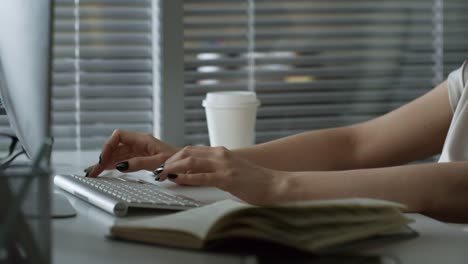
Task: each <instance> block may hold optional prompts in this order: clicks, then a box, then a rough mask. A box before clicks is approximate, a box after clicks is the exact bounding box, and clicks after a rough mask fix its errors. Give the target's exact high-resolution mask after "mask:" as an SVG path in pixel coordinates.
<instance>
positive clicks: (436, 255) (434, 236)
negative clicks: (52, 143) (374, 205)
mask: <svg viewBox="0 0 468 264" xmlns="http://www.w3.org/2000/svg"><path fill="white" fill-rule="evenodd" d="M88 156H89V155H88ZM92 157H94V156H92ZM68 160H72V161H73V160H74V161H76V159H68ZM84 162H85V163H82V164H86V161H84ZM80 163H81V162H80ZM59 171H62V172H63V171H64V170H63V169H59ZM75 171H76V169H75ZM169 187H171V188H174V186H173V185H170V184H169ZM176 191H182V192H184V194H185V195H189V196H194V198H198V199H202V200H212V199H221V198H224V197H229V195H227V194H226V193H224V192H220V191H213V190H210V189H207V188H205V189H200V190H198V191H197V189H193V188H192V189H180V188H178V189H176ZM67 197H68V198H69V199H70V201H71V203H72V205H73V206H74V207H75V209H76V210H77V212H78V216H77V217H74V218H67V219H54V220H53V223H52V231H53V259H54V263H60V264H61V263H70V264H73V263H79V264H82V263H131V262H133V263H138V264H144V263H190V264H196V263H242V262H244V261H243V259H241V258H240V257H237V256H229V255H219V254H210V253H201V252H194V251H185V250H177V249H171V248H164V247H158V246H150V245H143V244H136V243H129V242H121V241H113V240H109V239H106V237H105V236H106V235H107V234H108V231H109V227H110V226H111V225H112V224H113V223H115V222H116V221H126V220H127V219H128V218H114V217H113V216H111V215H110V214H107V213H106V212H104V211H101V210H100V209H97V208H95V207H94V206H92V205H90V204H88V203H86V202H84V201H81V200H80V199H77V198H75V197H73V196H71V195H67ZM203 197H204V198H203ZM409 216H410V217H412V218H413V219H415V220H416V221H415V222H414V223H412V224H411V227H412V228H413V229H415V230H416V231H417V232H418V233H419V234H420V236H419V237H417V238H415V239H411V240H407V241H402V242H396V243H392V244H388V245H386V246H383V247H379V248H376V249H372V250H368V251H366V252H365V253H370V254H383V255H389V256H396V257H397V258H398V259H400V260H401V263H411V264H415V263H424V264H431V263H434V264H440V263H444V264H450V263H454V264H455V263H456V264H459V263H468V232H464V231H463V227H462V226H457V225H447V224H444V223H441V222H439V221H436V220H433V219H431V218H428V217H425V216H422V215H419V214H410V215H409ZM131 217H133V218H135V217H144V216H131Z"/></svg>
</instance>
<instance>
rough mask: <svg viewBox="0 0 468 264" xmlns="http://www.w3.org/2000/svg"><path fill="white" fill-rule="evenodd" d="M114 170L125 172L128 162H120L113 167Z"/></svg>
mask: <svg viewBox="0 0 468 264" xmlns="http://www.w3.org/2000/svg"><path fill="white" fill-rule="evenodd" d="M115 168H116V169H117V170H119V171H126V170H128V161H124V162H121V163H119V164H117V165H116V166H115Z"/></svg>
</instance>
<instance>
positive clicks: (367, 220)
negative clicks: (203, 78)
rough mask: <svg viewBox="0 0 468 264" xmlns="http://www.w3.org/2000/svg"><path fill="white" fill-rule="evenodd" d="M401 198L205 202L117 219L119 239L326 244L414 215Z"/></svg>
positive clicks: (397, 224)
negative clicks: (150, 215) (407, 211)
mask: <svg viewBox="0 0 468 264" xmlns="http://www.w3.org/2000/svg"><path fill="white" fill-rule="evenodd" d="M404 208H405V207H404V206H403V205H401V204H398V203H393V202H388V201H382V200H374V199H340V200H320V201H307V202H295V203H286V204H280V205H274V206H267V207H258V206H253V205H248V204H244V203H240V202H236V201H233V200H224V201H220V202H216V203H213V204H210V205H207V206H204V207H200V208H196V209H190V210H187V211H183V212H179V213H175V214H170V215H166V216H159V217H154V218H149V219H145V220H135V221H130V222H127V223H125V224H117V225H114V226H113V227H112V228H111V236H113V237H115V238H120V239H126V240H133V241H140V242H146V243H153V244H159V245H164V246H173V247H181V248H191V249H202V248H209V247H210V245H212V244H219V243H220V242H222V241H224V240H228V239H246V240H250V241H251V240H254V241H260V242H261V241H264V242H267V243H273V244H277V245H281V246H287V247H290V248H293V249H298V250H301V251H307V252H315V251H318V250H322V249H324V248H328V247H332V246H337V245H340V244H344V243H349V242H353V241H356V240H361V239H364V238H369V237H372V236H375V235H380V234H384V233H387V232H393V231H395V230H399V229H401V228H402V227H405V226H406V224H407V223H409V222H410V221H411V220H410V219H408V218H406V217H405V216H404V215H403V214H402V212H401V210H402V209H404Z"/></svg>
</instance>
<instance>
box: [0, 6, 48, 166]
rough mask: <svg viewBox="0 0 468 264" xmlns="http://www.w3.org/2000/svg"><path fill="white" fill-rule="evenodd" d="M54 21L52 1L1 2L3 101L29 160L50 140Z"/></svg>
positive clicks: (0, 31)
mask: <svg viewBox="0 0 468 264" xmlns="http://www.w3.org/2000/svg"><path fill="white" fill-rule="evenodd" d="M50 17H51V13H50V4H49V1H37V0H34V1H32V0H15V1H1V2H0V60H1V61H0V64H1V68H2V71H3V78H4V82H3V84H2V85H0V97H1V98H2V100H3V105H4V107H5V110H6V113H7V115H8V120H9V122H10V125H11V126H12V128H13V130H14V131H15V132H16V135H17V136H18V138H19V140H20V142H21V144H22V145H23V147H24V149H25V151H26V153H27V155H28V156H29V157H33V156H35V155H36V154H37V152H38V150H39V149H40V146H41V144H42V143H43V142H44V140H45V139H46V138H47V137H50V94H51V92H50V90H51V86H50V74H51V65H50V53H51V52H50V50H51V18H50Z"/></svg>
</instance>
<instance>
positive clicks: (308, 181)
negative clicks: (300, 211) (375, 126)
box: [275, 162, 468, 222]
mask: <svg viewBox="0 0 468 264" xmlns="http://www.w3.org/2000/svg"><path fill="white" fill-rule="evenodd" d="M467 172H468V162H458V163H430V164H419V165H406V166H396V167H387V168H378V169H361V170H347V171H318V172H317V171H316V172H279V173H280V174H282V175H281V177H283V179H284V181H283V182H282V183H281V184H280V186H281V188H280V189H278V192H277V193H276V194H275V196H276V197H277V199H278V201H291V200H305V199H329V198H350V197H369V198H378V199H385V200H390V201H395V202H400V203H403V204H406V205H407V206H408V210H409V211H410V212H418V213H424V214H427V215H430V216H433V217H436V218H438V219H442V220H450V221H465V222H466V221H468V204H467V202H466V201H468V173H467Z"/></svg>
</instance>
